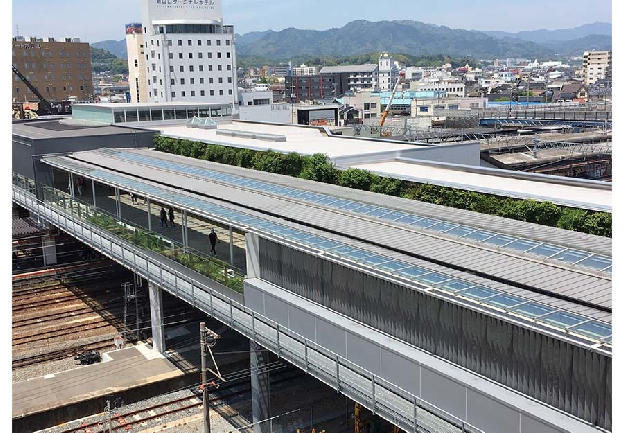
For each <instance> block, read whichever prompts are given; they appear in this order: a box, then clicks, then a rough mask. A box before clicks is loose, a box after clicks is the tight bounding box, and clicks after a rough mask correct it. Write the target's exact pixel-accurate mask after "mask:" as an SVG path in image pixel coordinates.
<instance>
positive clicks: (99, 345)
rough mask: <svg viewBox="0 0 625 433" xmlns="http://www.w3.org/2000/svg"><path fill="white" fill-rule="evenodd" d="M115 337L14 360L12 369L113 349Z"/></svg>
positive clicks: (111, 336)
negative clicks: (80, 353) (91, 351)
mask: <svg viewBox="0 0 625 433" xmlns="http://www.w3.org/2000/svg"><path fill="white" fill-rule="evenodd" d="M113 335H114V334H111V335H110V336H107V337H106V339H103V340H101V341H97V342H93V343H89V344H81V345H79V346H74V347H69V348H66V349H59V350H53V351H51V352H46V353H41V354H38V355H33V356H25V357H22V358H16V359H13V363H12V369H13V370H15V369H17V368H22V367H27V366H29V365H35V364H41V363H43V362H50V361H58V360H60V359H67V358H69V357H73V356H74V355H76V354H77V353H79V352H83V351H85V350H100V351H101V350H104V349H112V348H113V342H112V341H113V340H112V339H113Z"/></svg>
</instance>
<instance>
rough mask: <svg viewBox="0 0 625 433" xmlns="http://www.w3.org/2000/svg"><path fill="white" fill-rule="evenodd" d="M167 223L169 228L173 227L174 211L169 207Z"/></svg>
mask: <svg viewBox="0 0 625 433" xmlns="http://www.w3.org/2000/svg"><path fill="white" fill-rule="evenodd" d="M169 222H170V223H171V226H172V227H174V226H175V224H174V209H173V208H172V207H171V206H169Z"/></svg>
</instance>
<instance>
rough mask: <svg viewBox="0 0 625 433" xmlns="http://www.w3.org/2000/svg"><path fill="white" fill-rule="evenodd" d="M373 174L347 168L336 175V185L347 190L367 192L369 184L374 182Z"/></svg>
mask: <svg viewBox="0 0 625 433" xmlns="http://www.w3.org/2000/svg"><path fill="white" fill-rule="evenodd" d="M373 176H374V175H373V174H372V173H370V172H368V171H367V170H361V169H359V168H348V169H347V170H343V171H341V172H340V173H339V175H338V184H339V185H341V186H345V187H348V188H354V189H362V190H364V191H369V187H370V186H371V183H372V182H373V181H374V178H373Z"/></svg>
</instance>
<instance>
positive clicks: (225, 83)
mask: <svg viewBox="0 0 625 433" xmlns="http://www.w3.org/2000/svg"><path fill="white" fill-rule="evenodd" d="M141 11H142V12H141V13H142V20H143V35H144V40H145V61H146V66H145V70H146V75H147V93H148V98H147V99H148V101H149V102H161V103H162V102H210V103H215V104H225V103H228V104H231V106H238V95H237V68H236V50H235V46H234V27H233V26H230V25H224V24H223V16H222V9H221V1H220V0H211V1H210V2H209V1H205V2H203V3H201V2H171V1H166V0H142V2H141Z"/></svg>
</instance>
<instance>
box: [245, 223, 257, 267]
mask: <svg viewBox="0 0 625 433" xmlns="http://www.w3.org/2000/svg"><path fill="white" fill-rule="evenodd" d="M245 263H246V269H247V277H248V278H260V250H259V240H258V235H255V234H253V233H245Z"/></svg>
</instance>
